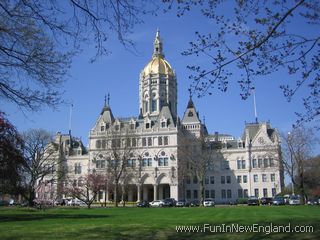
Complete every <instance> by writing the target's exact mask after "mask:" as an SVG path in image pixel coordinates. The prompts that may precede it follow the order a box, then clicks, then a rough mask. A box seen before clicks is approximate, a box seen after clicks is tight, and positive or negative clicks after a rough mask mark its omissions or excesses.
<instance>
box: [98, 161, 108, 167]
mask: <svg viewBox="0 0 320 240" xmlns="http://www.w3.org/2000/svg"><path fill="white" fill-rule="evenodd" d="M105 167H106V161H105V160H97V161H96V168H105Z"/></svg>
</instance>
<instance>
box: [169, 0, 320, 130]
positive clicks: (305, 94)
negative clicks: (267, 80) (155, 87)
mask: <svg viewBox="0 0 320 240" xmlns="http://www.w3.org/2000/svg"><path fill="white" fill-rule="evenodd" d="M163 2H165V3H167V4H168V8H169V9H171V8H173V7H174V3H175V2H177V15H178V17H181V16H182V15H184V14H186V13H187V12H188V11H192V10H197V9H200V11H201V13H202V14H203V16H204V17H206V18H208V19H209V20H210V21H212V22H213V23H214V24H215V25H216V27H215V28H212V29H214V32H208V33H200V32H199V31H197V32H196V33H195V36H196V40H194V41H191V42H190V48H189V49H187V50H186V51H184V52H183V53H182V54H183V55H185V56H191V55H192V56H199V57H201V58H205V59H207V60H208V61H207V62H206V63H205V64H203V65H202V66H199V65H189V66H188V69H190V70H191V71H192V75H190V77H189V78H190V79H191V80H192V84H191V88H192V90H193V93H196V94H197V95H198V97H202V96H205V95H207V94H209V95H211V94H212V91H213V89H215V88H218V89H220V90H221V91H226V90H227V88H228V85H229V84H230V82H229V81H230V79H231V75H233V74H234V75H235V76H237V78H238V84H239V87H240V89H241V94H240V95H241V97H242V99H246V98H247V97H248V96H250V94H251V90H252V89H253V88H254V85H255V81H256V80H257V79H258V78H262V77H264V76H267V75H270V74H271V73H273V72H277V71H284V72H287V75H288V77H287V78H286V80H284V82H279V86H280V88H281V89H282V91H283V94H284V96H285V98H286V99H287V100H288V101H290V100H291V99H292V98H293V97H294V96H295V95H296V93H297V92H298V91H299V90H300V93H301V94H302V103H303V105H304V107H305V111H304V112H302V113H297V117H298V119H297V125H300V124H302V123H303V122H308V121H311V120H313V119H315V118H317V117H318V116H319V114H320V99H319V93H320V85H319V80H320V75H319V68H320V58H319V51H320V34H319V32H320V31H319V24H320V9H319V1H317V0H308V1H307V0H297V1H257V0H248V1H242V0H238V1H232V2H230V1H226V0H211V1H204V0H195V1H174V0H163ZM235 68H237V69H238V70H239V71H241V75H240V74H239V73H238V72H236V73H235V72H234V71H235ZM239 75H240V76H239ZM299 95H300V94H299Z"/></svg>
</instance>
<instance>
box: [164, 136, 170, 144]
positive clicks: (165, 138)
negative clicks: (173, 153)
mask: <svg viewBox="0 0 320 240" xmlns="http://www.w3.org/2000/svg"><path fill="white" fill-rule="evenodd" d="M168 143H169V139H168V137H167V136H166V137H164V143H163V144H164V145H168Z"/></svg>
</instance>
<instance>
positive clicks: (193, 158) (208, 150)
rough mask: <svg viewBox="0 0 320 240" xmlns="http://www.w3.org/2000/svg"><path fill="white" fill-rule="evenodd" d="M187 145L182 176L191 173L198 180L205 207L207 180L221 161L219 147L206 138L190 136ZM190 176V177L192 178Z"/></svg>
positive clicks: (183, 154) (201, 201) (201, 198)
mask: <svg viewBox="0 0 320 240" xmlns="http://www.w3.org/2000/svg"><path fill="white" fill-rule="evenodd" d="M185 143H186V144H185V145H184V151H183V153H182V155H181V156H180V157H182V159H183V161H184V163H183V164H182V165H185V166H184V168H183V169H182V174H186V173H187V174H188V173H189V174H190V175H191V176H193V177H194V178H197V181H198V182H199V199H200V204H201V205H203V201H204V191H205V179H206V177H207V174H208V172H209V171H210V170H212V169H213V167H214V165H215V161H217V160H218V159H220V158H219V153H220V150H219V146H218V145H217V144H216V142H210V141H208V139H207V138H206V136H200V137H198V138H196V137H191V136H189V139H186V140H185ZM190 175H189V177H191V176H190Z"/></svg>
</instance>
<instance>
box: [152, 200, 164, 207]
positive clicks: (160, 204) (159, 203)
mask: <svg viewBox="0 0 320 240" xmlns="http://www.w3.org/2000/svg"><path fill="white" fill-rule="evenodd" d="M163 205H164V202H163V201H162V200H155V201H152V202H151V203H150V206H151V207H163Z"/></svg>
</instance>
